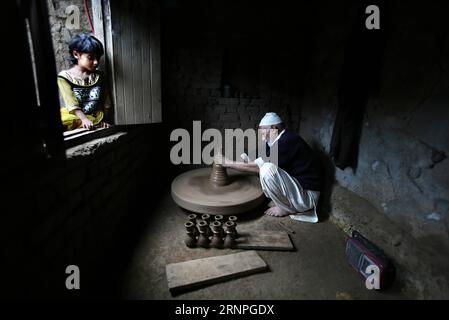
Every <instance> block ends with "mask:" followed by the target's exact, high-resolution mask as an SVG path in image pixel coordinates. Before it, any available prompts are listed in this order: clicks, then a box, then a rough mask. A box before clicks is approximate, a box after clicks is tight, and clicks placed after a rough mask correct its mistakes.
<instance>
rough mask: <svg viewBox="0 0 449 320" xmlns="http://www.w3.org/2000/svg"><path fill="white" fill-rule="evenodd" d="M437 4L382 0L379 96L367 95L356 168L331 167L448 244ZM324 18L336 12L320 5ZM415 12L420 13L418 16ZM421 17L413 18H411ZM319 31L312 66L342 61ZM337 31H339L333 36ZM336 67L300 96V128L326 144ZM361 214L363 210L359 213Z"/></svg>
mask: <svg viewBox="0 0 449 320" xmlns="http://www.w3.org/2000/svg"><path fill="white" fill-rule="evenodd" d="M444 12H445V10H443V8H442V4H440V3H436V2H429V3H428V4H426V5H425V6H419V5H418V4H407V6H404V5H400V4H399V3H398V2H391V3H389V16H388V21H386V23H388V27H389V29H388V31H387V44H386V49H385V61H384V66H383V70H382V73H381V83H380V85H381V88H380V92H379V93H378V95H376V96H374V97H372V98H371V99H369V101H368V104H367V110H366V114H365V117H364V124H363V129H362V137H361V142H360V151H359V161H358V162H359V163H358V168H357V170H356V172H353V171H352V170H351V169H346V170H344V171H342V170H340V169H337V170H336V178H337V180H338V182H339V183H340V184H341V185H342V186H344V187H347V188H348V189H350V190H352V191H354V192H355V193H357V194H359V195H361V196H362V197H364V198H366V199H368V200H369V201H370V202H371V203H372V204H373V205H374V206H376V207H377V209H378V210H380V211H381V212H383V213H384V214H385V215H386V216H388V217H389V218H390V219H391V220H393V221H395V222H397V223H398V224H399V225H400V226H401V227H402V228H403V229H404V230H406V231H407V232H409V233H410V234H412V235H413V236H414V237H415V238H418V239H420V240H423V241H425V240H431V241H432V244H433V245H434V246H435V247H440V248H443V247H448V246H449V239H448V235H449V188H448V186H449V161H448V159H445V158H444V154H445V155H448V154H449V140H448V139H447V137H448V136H449V134H448V133H449V96H448V89H449V81H448V79H449V74H448V73H449V72H448V64H449V58H448V57H449V33H448V31H447V28H446V27H445V25H446V22H445V16H444ZM323 15H325V16H326V15H327V16H328V18H329V19H335V14H334V13H331V12H330V11H329V12H328V11H327V10H324V11H323ZM416 17H422V20H419V19H417V18H416ZM418 20H419V21H420V23H418V22H417V21H418ZM343 32H344V29H343V28H337V29H335V28H332V29H331V28H329V29H326V30H323V34H322V37H321V39H322V40H323V41H322V42H321V43H320V47H319V48H317V51H318V52H320V53H321V55H320V56H318V57H316V59H314V60H313V62H312V65H313V69H312V71H313V73H314V74H325V73H327V72H328V71H329V68H328V65H327V63H326V61H328V60H333V61H331V65H333V66H341V65H342V61H343V60H342V58H343V55H342V53H343V52H342V50H343V48H342V47H341V46H340V43H338V41H336V38H337V39H338V36H337V37H335V36H334V33H337V34H342V33H343ZM340 38H341V37H340ZM338 72H339V70H338V69H335V68H331V73H330V75H329V77H330V78H331V79H332V81H330V82H324V83H323V82H316V83H318V84H319V85H320V89H319V94H316V95H315V94H314V93H313V92H310V93H309V91H307V92H308V94H307V96H306V97H305V98H304V100H303V101H302V111H301V113H302V122H301V131H300V132H301V134H302V135H303V136H304V137H305V138H306V139H308V140H309V141H315V142H316V143H317V144H318V145H320V146H321V147H322V148H323V149H325V150H326V151H329V145H330V139H331V135H332V127H333V121H334V118H335V114H336V107H337V97H336V94H337V91H336V88H337V83H336V82H333V81H334V80H335V79H337V78H338ZM360 214H363V213H360Z"/></svg>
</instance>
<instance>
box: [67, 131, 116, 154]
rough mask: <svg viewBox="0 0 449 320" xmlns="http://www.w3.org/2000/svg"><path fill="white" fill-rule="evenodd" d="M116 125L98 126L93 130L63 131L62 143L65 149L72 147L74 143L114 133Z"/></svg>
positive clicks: (81, 142) (77, 143)
mask: <svg viewBox="0 0 449 320" xmlns="http://www.w3.org/2000/svg"><path fill="white" fill-rule="evenodd" d="M117 131H118V130H117V127H116V126H112V127H110V128H98V129H95V130H87V129H75V130H71V131H65V132H64V144H65V147H66V149H68V148H72V147H74V146H76V145H79V144H83V143H86V142H88V141H90V140H93V139H99V138H103V137H106V136H108V135H112V134H114V133H116V132H117Z"/></svg>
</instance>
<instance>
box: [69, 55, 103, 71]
mask: <svg viewBox="0 0 449 320" xmlns="http://www.w3.org/2000/svg"><path fill="white" fill-rule="evenodd" d="M73 55H74V56H75V58H76V59H77V60H78V66H79V67H80V68H81V69H82V70H83V71H85V70H87V71H90V72H92V71H94V70H95V69H97V67H98V60H99V59H98V58H97V57H95V56H94V55H92V54H90V53H82V52H77V51H73Z"/></svg>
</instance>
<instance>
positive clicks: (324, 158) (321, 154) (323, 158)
mask: <svg viewBox="0 0 449 320" xmlns="http://www.w3.org/2000/svg"><path fill="white" fill-rule="evenodd" d="M310 146H311V148H312V149H313V151H314V152H315V154H316V156H317V158H318V160H319V162H320V167H321V168H320V169H321V172H322V178H321V179H322V185H323V187H322V190H321V195H320V200H319V201H318V210H317V212H318V217H319V221H326V220H327V219H329V215H330V212H331V210H332V206H331V195H332V189H333V187H334V184H335V165H334V163H333V161H332V159H331V158H330V156H329V155H328V154H327V153H326V152H325V151H324V150H323V149H322V147H321V146H320V145H319V144H318V143H317V142H313V143H312V144H311V145H310Z"/></svg>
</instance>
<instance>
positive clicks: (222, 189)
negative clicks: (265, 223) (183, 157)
mask: <svg viewBox="0 0 449 320" xmlns="http://www.w3.org/2000/svg"><path fill="white" fill-rule="evenodd" d="M211 172H212V171H211V168H203V169H196V170H191V171H187V172H185V173H183V174H181V175H179V176H178V177H176V178H175V179H174V180H173V182H172V185H171V193H172V197H173V200H174V201H175V202H176V204H177V205H179V206H180V207H182V208H184V209H187V210H189V211H193V212H198V213H209V214H214V215H217V214H222V215H231V214H238V213H241V212H245V211H248V210H251V209H253V208H255V207H257V206H258V205H259V204H261V203H262V202H263V201H264V193H263V191H262V188H261V187H260V182H259V177H258V176H256V175H250V174H246V173H242V172H238V171H235V170H227V179H228V181H227V184H226V185H223V186H220V185H214V184H212V183H211V181H210V177H211Z"/></svg>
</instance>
